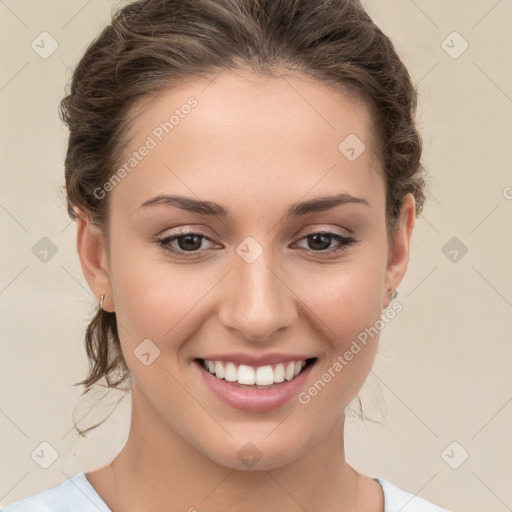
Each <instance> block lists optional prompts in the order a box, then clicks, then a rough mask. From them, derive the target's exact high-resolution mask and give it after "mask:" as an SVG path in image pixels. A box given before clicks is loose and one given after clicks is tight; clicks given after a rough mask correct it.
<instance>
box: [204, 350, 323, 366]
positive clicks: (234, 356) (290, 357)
mask: <svg viewBox="0 0 512 512" xmlns="http://www.w3.org/2000/svg"><path fill="white" fill-rule="evenodd" d="M313 357H314V356H310V355H307V354H282V353H271V354H263V355H259V356H256V355H250V354H240V353H229V354H227V353H225V354H211V355H206V356H203V357H201V358H199V359H206V360H207V361H225V362H228V361H231V362H233V363H238V364H244V365H247V366H253V367H258V366H266V365H271V364H279V363H288V362H289V361H305V360H306V359H311V358H313Z"/></svg>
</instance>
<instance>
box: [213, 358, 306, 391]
mask: <svg viewBox="0 0 512 512" xmlns="http://www.w3.org/2000/svg"><path fill="white" fill-rule="evenodd" d="M203 366H204V367H205V368H206V369H207V370H208V371H209V372H210V373H211V374H213V375H215V376H216V377H217V378H219V379H225V380H226V381H227V382H238V383H239V384H245V385H249V386H253V385H256V386H258V387H259V386H271V385H272V384H275V383H280V382H284V380H292V379H293V378H294V377H296V376H297V375H299V373H300V372H301V371H302V369H303V368H304V366H306V361H290V362H289V363H279V364H276V365H274V366H271V365H266V366H258V367H257V368H253V367H252V366H247V365H245V364H241V365H239V366H238V367H237V366H236V364H235V363H232V362H223V361H206V360H204V361H203Z"/></svg>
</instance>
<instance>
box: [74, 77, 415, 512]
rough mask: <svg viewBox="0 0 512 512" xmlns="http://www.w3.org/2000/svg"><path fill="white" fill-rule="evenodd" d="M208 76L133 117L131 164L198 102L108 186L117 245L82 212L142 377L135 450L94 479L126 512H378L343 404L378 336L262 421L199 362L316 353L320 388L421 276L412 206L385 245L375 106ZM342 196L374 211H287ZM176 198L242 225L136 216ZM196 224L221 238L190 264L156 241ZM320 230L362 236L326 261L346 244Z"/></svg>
mask: <svg viewBox="0 0 512 512" xmlns="http://www.w3.org/2000/svg"><path fill="white" fill-rule="evenodd" d="M212 80H213V78H209V79H208V80H206V79H204V80H197V81H195V82H193V83H190V84H187V85H186V86H183V87H182V88H180V89H172V90H168V91H165V92H164V93H161V94H159V95H158V96H157V97H156V98H154V99H152V100H151V102H149V103H147V105H146V107H145V109H144V111H143V112H142V113H141V114H140V115H139V117H138V118H137V119H136V121H135V122H134V124H133V127H132V128H133V132H132V133H133V135H134V137H133V140H132V141H131V144H130V147H129V149H128V153H131V151H133V150H135V149H137V148H139V147H140V146H141V145H142V144H143V143H144V141H145V140H146V137H147V136H148V134H151V132H152V130H154V128H155V127H156V126H158V125H159V123H160V122H162V121H164V120H165V119H168V117H169V113H172V111H173V110H174V109H175V108H179V107H180V106H181V105H183V104H184V103H186V101H187V99H188V98H189V97H190V96H194V97H195V98H196V99H197V100H198V106H197V107H195V108H194V109H193V110H192V111H191V113H190V114H189V115H188V116H186V117H185V118H184V119H182V120H180V123H179V125H177V126H176V127H175V128H174V130H173V131H172V132H171V133H170V134H168V135H166V136H165V137H164V138H163V140H162V141H161V142H160V143H159V144H158V146H157V147H156V148H155V149H153V150H152V151H151V152H150V153H149V155H148V156H146V157H145V158H144V159H143V160H142V161H141V162H140V163H139V164H138V165H137V167H136V168H135V169H134V170H132V171H131V173H129V174H128V175H127V176H126V177H124V178H123V179H122V180H121V182H120V183H118V184H117V185H116V186H115V188H114V189H113V190H112V191H111V192H109V194H110V205H109V207H110V212H111V217H110V230H111V239H110V245H109V246H108V247H107V245H106V243H105V239H104V237H103V236H102V234H101V232H100V231H98V230H97V229H95V228H94V227H93V226H92V225H91V224H90V222H89V220H88V218H87V216H86V215H85V214H84V213H83V212H80V211H79V210H77V211H79V213H80V214H81V219H79V220H78V226H77V228H78V233H77V242H78V243H77V248H78V252H79V256H80V261H81V264H82V269H83V272H84V275H85V277H86V279H87V282H88V284H89V286H90V288H91V290H92V292H93V293H94V295H95V296H96V297H98V298H99V297H100V295H101V294H102V293H106V297H105V300H104V306H103V307H104V309H105V310H107V311H115V312H116V315H117V320H118V323H119V324H120V325H122V328H120V329H119V332H120V338H121V344H122V349H123V354H124V356H125V359H126V361H127V364H128V367H129V368H130V371H131V373H132V379H133V386H132V420H131V425H130V433H129V438H128V441H127V443H126V445H125V447H124V448H123V450H122V451H121V452H120V453H119V454H118V456H117V457H116V458H115V459H114V460H113V461H112V462H111V463H110V464H109V465H107V466H104V467H102V468H99V469H98V470H96V471H92V472H89V473H87V474H86V476H87V478H88V480H89V482H90V483H91V485H93V487H94V488H95V489H96V490H97V492H98V494H100V496H101V497H102V498H103V499H104V501H105V502H106V503H107V505H109V507H110V508H111V509H112V510H113V511H114V512H120V511H125V512H126V511H128V512H130V511H132V510H133V511H135V510H137V511H140V510H166V511H169V510H173V511H174V510H176V511H178V510H180V511H184V510H193V509H191V507H195V509H196V510H208V512H220V511H222V512H226V511H235V510H239V508H240V503H243V504H244V510H246V511H249V512H251V511H254V512H256V511H262V510H280V511H299V510H300V511H303V510H308V511H313V510H315V511H327V510H339V511H341V512H348V511H351V512H353V511H356V510H365V511H366V512H369V511H370V512H382V511H383V510H384V502H383V493H382V489H381V487H380V485H379V484H378V483H377V482H375V481H374V480H372V479H371V478H370V477H369V476H367V475H363V474H360V473H359V472H357V471H356V470H355V469H354V468H352V467H351V466H350V465H349V464H348V463H347V462H346V460H345V450H344V420H345V414H344V410H345V408H346V407H347V405H348V404H349V403H350V402H351V400H352V399H353V398H354V397H355V396H356V395H357V393H358V391H359V390H360V388H361V386H362V385H363V383H364V381H365V380H366V378H367V376H368V374H369V372H370V369H371V366H372V364H373V361H374V358H375V355H376V352H377V347H378V338H379V337H378V336H375V337H374V338H373V339H371V341H370V342H369V343H368V344H367V345H366V346H364V347H363V349H362V350H361V352H360V353H359V354H358V355H357V356H355V357H354V358H353V359H352V360H351V361H350V362H349V363H348V364H347V366H346V367H344V368H343V370H342V371H341V372H339V373H337V374H336V377H335V378H333V379H332V380H331V382H329V384H328V385H326V386H325V388H324V389H323V390H322V391H321V392H320V393H318V395H317V396H315V397H314V398H312V399H311V401H310V402H309V403H308V404H307V405H303V404H301V403H299V401H298V400H296V399H292V400H290V401H289V402H288V403H286V404H285V405H284V406H282V407H280V408H278V409H275V410H272V411H269V412H263V413H261V412H260V413H254V412H244V411H239V410H236V409H233V408H231V407H229V406H228V405H225V404H224V403H223V402H221V401H219V400H218V399H217V398H216V397H215V396H213V395H212V394H211V392H210V390H209V389H208V388H207V387H206V386H205V384H204V383H203V382H202V380H201V379H197V378H196V376H197V369H196V368H194V365H193V363H192V360H193V359H194V358H195V357H200V356H201V355H204V354H207V353H217V354H218V353H222V352H243V353H251V354H263V353H267V352H284V353H287V354H298V353H300V354H304V353H305V354H311V355H314V356H316V357H317V358H318V360H317V363H316V364H315V366H314V367H313V368H312V372H311V374H310V375H309V376H308V380H307V383H306V384H305V386H304V387H303V389H307V388H308V387H309V386H311V385H312V384H313V383H314V382H315V381H317V380H318V379H320V378H321V376H322V374H324V373H325V372H326V371H327V369H328V368H329V367H332V365H333V363H334V362H335V361H336V358H337V357H338V356H339V355H343V354H344V353H345V352H346V350H347V349H348V348H349V347H350V345H351V343H352V341H353V340H354V339H356V337H357V335H358V334H359V333H360V332H362V331H364V329H365V328H367V327H369V326H372V325H374V324H375V322H376V320H378V319H379V315H380V313H381V312H382V311H383V309H384V308H386V307H387V306H388V305H389V303H390V300H389V297H388V292H387V289H388V288H391V290H395V289H396V288H397V286H398V285H399V283H400V281H401V280H402V278H403V277H404V274H405V271H406V268H407V264H408V259H409V250H410V240H411V235H412V231H413V227H414V221H415V215H414V198H413V196H412V195H410V194H408V195H407V196H406V197H405V198H404V203H403V207H402V212H401V217H400V220H401V225H400V229H399V230H398V231H397V232H396V233H394V234H393V237H392V239H391V240H388V238H387V233H386V228H385V185H384V182H383V180H382V178H381V177H380V176H379V174H378V166H379V165H380V164H379V162H378V160H377V159H376V158H375V155H374V151H373V148H374V141H373V139H372V132H371V117H370V113H369V110H368V109H367V106H366V105H365V104H364V103H362V102H359V101H357V100H355V99H354V98H348V97H347V96H345V95H343V94H342V93H340V92H337V91H335V90H334V89H331V88H329V87H328V86H326V85H323V84H320V83H318V82H316V81H314V80H313V79H311V78H308V77H305V76H303V75H298V74H295V75H290V74H288V75H286V76H285V77H281V78H268V77H265V78H263V77H256V76H255V75H252V74H251V73H249V72H245V73H242V72H236V73H235V72H233V71H228V70H226V71H224V72H223V73H221V74H220V75H219V76H217V77H216V78H215V80H213V81H212ZM351 133H353V134H356V135H357V137H358V138H359V139H361V140H362V141H363V142H364V143H365V145H366V150H365V151H364V152H363V153H362V154H361V155H360V156H359V157H358V158H357V159H356V160H354V161H349V160H348V159H347V158H346V157H345V156H344V155H343V154H342V153H341V152H340V151H339V150H338V145H339V144H340V142H341V141H343V140H344V139H345V138H346V137H347V135H349V134H351ZM341 191H345V192H349V193H351V194H352V195H355V196H358V197H362V198H365V199H366V200H367V201H368V204H369V206H365V205H360V204H346V205H342V206H339V207H337V208H335V209H332V210H329V211H325V212H317V213H310V214H308V215H306V216H303V217H297V218H291V217H290V218H287V217H286V215H285V214H286V213H287V211H288V208H289V206H290V205H291V204H292V203H295V202H298V201H304V200H309V199H313V198H317V197H321V196H330V195H333V194H334V193H338V192H341ZM162 193H167V194H179V195H186V196H189V197H194V198H196V199H202V200H209V201H215V202H216V203H220V204H221V205H222V206H224V207H225V208H226V209H228V210H229V211H230V212H231V214H232V218H231V219H219V218H215V217H207V216H201V215H199V214H196V213H191V212H186V211H184V210H181V209H179V208H176V207H172V206H166V205H158V206H152V207H148V208H145V209H144V208H143V209H141V208H139V206H140V205H141V204H142V203H143V202H145V201H146V200H148V199H150V198H152V197H154V196H157V195H158V194H162ZM187 228H191V229H192V231H193V232H197V233H199V234H201V235H204V236H205V237H207V238H206V239H202V242H197V243H196V245H195V246H194V244H192V243H190V242H189V246H187V244H186V241H184V240H183V239H182V245H181V246H180V245H179V240H175V241H174V242H172V247H173V248H175V249H176V250H178V251H179V250H180V249H181V251H182V253H183V252H186V250H187V247H191V246H192V249H188V250H189V253H190V251H194V250H195V251H196V252H195V254H196V255H195V256H193V257H192V258H190V259H188V260H187V259H185V258H184V257H180V256H179V255H172V254H171V253H169V252H166V251H165V249H163V248H162V247H160V246H159V245H158V244H157V243H156V242H155V241H154V240H155V238H160V239H163V238H165V237H167V236H170V235H176V233H177V232H178V231H179V229H185V230H186V229H187ZM322 230H327V231H329V232H333V233H337V234H341V235H350V234H351V233H350V231H349V230H351V231H352V234H353V236H354V237H355V238H356V240H357V242H356V243H355V244H353V245H350V246H348V248H347V249H346V250H345V251H341V252H339V253H338V254H334V255H331V256H328V257H321V256H319V255H318V254H320V253H321V252H322V251H323V252H324V253H325V252H326V250H328V249H331V248H336V247H338V243H337V242H336V240H335V239H332V238H331V239H327V241H324V245H321V242H317V244H316V245H315V243H314V241H311V240H310V239H309V241H308V238H307V235H311V234H312V233H315V232H319V231H322ZM247 236H251V237H253V238H254V239H255V240H256V241H257V242H258V243H259V244H260V246H261V247H262V249H263V252H262V254H261V255H260V257H259V258H257V259H256V260H255V261H253V262H252V263H247V262H246V261H245V260H244V259H242V258H241V257H240V256H239V255H238V254H237V252H236V248H237V246H238V245H239V244H240V243H241V242H242V241H243V240H244V239H245V238H246V237H247ZM200 240H201V239H200ZM388 242H391V243H390V244H388ZM182 247H184V249H182ZM194 247H196V249H194ZM208 249H211V252H209V253H208ZM201 250H204V251H205V252H204V253H203V254H202V255H199V256H197V253H198V251H201ZM146 338H149V339H151V340H152V342H153V343H154V344H155V345H157V346H158V348H159V349H160V351H161V353H160V356H159V357H158V358H157V359H155V361H154V362H153V363H152V364H151V365H150V366H145V365H143V364H142V363H141V361H140V360H139V359H138V358H137V357H136V356H135V355H134V350H135V349H136V348H137V346H138V345H139V344H140V343H141V341H142V340H143V339H146ZM248 442H251V443H253V444H254V445H255V446H256V447H257V449H258V450H259V452H260V453H261V454H262V458H261V459H260V460H259V461H258V462H257V464H255V465H254V466H253V467H251V468H247V467H245V466H244V465H243V464H242V463H241V462H240V460H239V459H238V457H237V453H238V452H239V450H240V449H241V448H242V447H243V446H244V445H245V444H246V443H248ZM171 504H172V505H171Z"/></svg>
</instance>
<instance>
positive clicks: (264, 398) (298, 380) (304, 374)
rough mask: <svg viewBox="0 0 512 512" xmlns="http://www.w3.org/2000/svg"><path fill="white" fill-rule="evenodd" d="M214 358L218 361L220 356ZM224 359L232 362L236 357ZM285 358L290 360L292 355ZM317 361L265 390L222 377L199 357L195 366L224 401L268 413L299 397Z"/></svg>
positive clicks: (208, 385)
mask: <svg viewBox="0 0 512 512" xmlns="http://www.w3.org/2000/svg"><path fill="white" fill-rule="evenodd" d="M215 357H218V356H215ZM230 357H232V355H230ZM287 357H290V356H287ZM304 359H309V358H304ZM215 360H216V361H219V360H221V359H215ZM222 360H224V359H222ZM225 360H229V361H233V359H225ZM246 360H247V359H246ZM286 360H287V361H290V360H293V358H292V359H286ZM297 360H299V359H297ZM278 362H279V361H278ZM315 363H316V359H315V360H314V361H313V362H312V363H309V364H307V365H306V366H305V367H304V368H303V370H302V371H301V372H300V373H299V375H297V376H296V377H294V378H293V379H292V380H289V381H286V380H285V381H284V382H281V383H278V384H272V386H269V387H268V388H266V389H257V388H256V387H255V386H242V385H240V384H238V383H234V384H233V383H230V382H227V381H226V380H224V379H219V378H217V377H215V376H214V375H212V374H211V373H210V372H209V371H208V370H207V369H206V368H204V366H203V364H202V362H201V361H198V360H194V362H193V365H194V367H195V368H197V370H198V371H199V373H200V374H201V378H202V379H204V382H205V384H206V386H207V387H208V389H209V390H210V391H211V392H212V394H213V395H214V396H215V397H216V398H218V399H219V400H221V401H222V402H224V403H225V404H227V405H229V406H230V407H233V408H234V409H239V410H241V411H248V412H266V411H271V410H273V409H277V408H279V407H281V406H283V405H284V404H285V403H287V402H288V401H290V400H291V399H292V398H293V397H295V396H297V395H298V393H299V392H300V390H301V388H302V387H303V386H304V383H305V381H306V379H307V378H308V376H309V374H310V372H311V368H312V367H313V366H314V365H315ZM242 364H244V363H242ZM260 366H261V364H260Z"/></svg>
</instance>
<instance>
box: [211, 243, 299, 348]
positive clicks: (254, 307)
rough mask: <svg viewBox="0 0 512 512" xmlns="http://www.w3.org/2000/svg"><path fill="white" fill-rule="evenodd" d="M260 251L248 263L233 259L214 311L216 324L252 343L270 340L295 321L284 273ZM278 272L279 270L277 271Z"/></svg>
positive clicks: (265, 253)
mask: <svg viewBox="0 0 512 512" xmlns="http://www.w3.org/2000/svg"><path fill="white" fill-rule="evenodd" d="M270 252H271V251H270V250H268V251H267V250H264V251H263V253H262V254H261V255H260V256H259V257H258V258H257V259H256V260H255V261H253V262H251V263H248V262H246V261H244V259H242V258H241V257H239V256H238V255H235V256H234V268H233V269H232V270H231V272H229V274H228V276H226V277H227V279H225V280H224V282H223V285H222V286H223V288H222V290H221V293H222V294H221V298H220V304H219V310H218V316H219V321H220V323H221V324H222V325H223V326H224V327H225V328H226V329H229V330H235V331H238V332H239V334H240V336H243V337H244V338H246V339H248V340H251V341H255V342H266V341H270V340H274V339H275V336H276V333H277V332H278V331H280V330H284V329H285V328H286V327H290V326H291V325H292V324H293V323H294V322H295V320H296V318H297V308H296V305H295V303H296V301H297V297H296V295H294V293H293V290H292V288H291V286H290V283H287V282H286V281H287V278H286V273H285V272H282V269H281V267H279V266H277V265H276V263H275V262H274V261H272V258H271V257H270V256H267V254H269V253H270ZM280 269H281V270H280Z"/></svg>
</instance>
